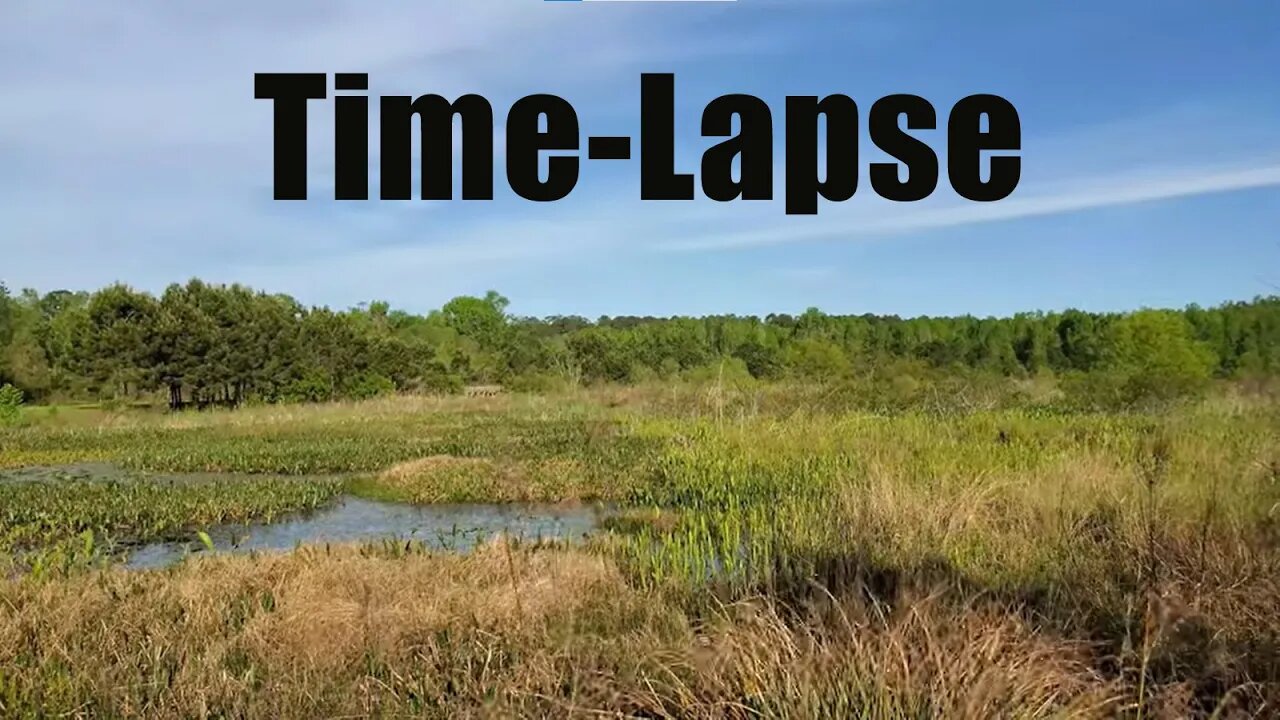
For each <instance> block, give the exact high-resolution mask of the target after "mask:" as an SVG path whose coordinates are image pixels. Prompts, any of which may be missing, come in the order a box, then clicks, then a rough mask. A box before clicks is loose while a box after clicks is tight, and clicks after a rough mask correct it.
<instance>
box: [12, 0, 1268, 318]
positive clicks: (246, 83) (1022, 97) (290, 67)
mask: <svg viewBox="0 0 1280 720" xmlns="http://www.w3.org/2000/svg"><path fill="white" fill-rule="evenodd" d="M263 5H264V4H263V3H258V2H249V1H248V0H231V1H228V2H220V3H174V2H170V1H168V0H129V1H128V2H124V1H116V0H98V1H97V2H94V3H84V2H59V1H57V0H7V1H6V2H5V9H4V10H3V12H0V16H2V17H3V22H0V68H3V69H0V98H3V101H0V281H3V282H5V283H6V284H7V285H9V286H10V287H11V288H18V287H26V286H31V287H36V288H39V289H41V290H51V289H55V288H77V289H78V288H95V287H98V286H101V285H104V284H106V283H109V282H112V281H117V280H119V281H124V282H127V283H130V284H132V285H134V286H136V287H139V288H143V289H148V290H154V291H159V290H161V289H163V287H164V286H165V285H166V284H168V283H170V282H173V281H183V280H185V279H187V278H189V277H192V276H199V277H202V278H205V279H207V280H212V281H219V282H244V283H248V284H250V285H252V286H254V287H258V288H262V289H267V290H271V291H280V292H288V293H290V294H293V295H294V296H296V297H297V298H299V299H300V300H302V301H303V302H306V303H309V304H328V305H331V306H335V307H346V306H351V305H354V304H356V303H359V302H361V301H367V300H372V299H384V300H388V301H390V302H391V303H392V304H393V306H396V307H401V308H405V309H409V310H413V311H425V310H428V309H430V308H433V307H437V306H439V305H440V304H441V303H443V302H444V301H445V300H447V299H448V298H450V297H452V296H454V295H458V294H464V293H468V294H474V293H482V292H483V291H485V290H486V289H489V288H495V289H498V290H499V291H501V292H503V293H504V294H506V295H507V296H508V297H510V298H511V300H512V305H511V309H512V311H514V312H516V313H519V314H529V315H548V314H582V315H586V316H590V317H594V316H597V315H601V314H658V315H667V314H705V313H721V312H733V313H744V314H766V313H769V312H787V311H790V312H797V311H801V310H803V309H804V308H806V307H809V306H817V307H820V308H822V309H824V310H826V311H828V312H839V313H846V312H853V313H861V312H876V313H896V314H900V315H904V316H905V315H917V314H961V313H973V314H978V315H988V314H1008V313H1012V312H1016V311H1019V310H1030V309H1060V308H1065V307H1080V308H1085V309H1095V310H1107V309H1128V308H1136V307H1140V306H1182V305H1185V304H1187V303H1191V302H1197V303H1201V304H1216V303H1219V302H1222V301H1225V300H1231V299H1247V298H1250V297H1252V296H1254V295H1257V294H1267V293H1271V292H1275V291H1276V290H1275V287H1276V286H1277V285H1280V232H1277V230H1278V229H1280V82H1277V80H1276V72H1277V68H1280V3H1276V2H1274V1H1273V0H1238V1H1236V2H1231V3H1210V2H1206V1H1204V0H1200V1H1195V2H1193V1H1191V0H1130V1H1128V2H1116V1H1115V0H1108V1H1106V2H1095V1H1093V0H1080V1H1077V2H1069V3H1068V2H1027V1H1026V0H1019V1H1013V0H998V1H995V2H971V3H957V2H950V1H943V0H932V1H926V0H791V1H789V2H787V1H784V0H739V1H738V2H736V3H548V2H543V1H542V0H491V1H481V0H469V1H467V2H462V0H450V1H448V2H444V1H441V0H404V1H400V0H379V1H377V2H368V1H367V0H283V1H282V2H277V3H272V4H270V7H269V8H268V9H264V8H263V7H262V6H263ZM255 72H327V73H333V72H368V73H370V76H371V77H370V80H371V87H370V91H371V94H413V95H418V94H425V93H440V94H444V95H446V96H455V95H457V94H460V93H464V92H476V93H479V94H482V95H484V96H486V97H488V98H489V99H490V100H491V101H492V102H493V104H494V108H495V120H496V123H497V125H498V127H497V128H496V133H495V134H496V135H497V136H498V137H497V155H498V159H497V162H498V166H497V168H496V171H495V180H496V181H497V187H496V191H497V195H498V197H497V198H496V199H495V200H494V201H493V202H461V201H457V202H452V203H428V202H422V201H412V202H407V203H393V202H382V201H376V200H375V201H370V202H367V203H338V202H335V201H333V200H331V199H328V198H331V197H332V158H331V154H330V148H331V146H332V125H331V124H330V123H329V121H328V117H327V115H328V112H327V111H328V110H329V107H330V106H329V105H327V104H326V105H324V106H323V111H320V110H314V111H313V112H312V114H311V123H310V125H311V127H310V140H311V143H310V145H311V155H310V171H311V183H310V184H311V197H312V199H311V200H309V201H307V202H305V203H279V202H275V201H273V200H272V199H271V196H272V191H271V177H272V169H271V152H272V151H271V143H272V137H271V133H272V121H271V106H270V103H268V102H266V101H255V100H254V99H253V74H254V73H255ZM642 72H674V73H675V74H676V85H677V153H678V157H679V165H680V166H681V167H682V168H687V169H695V168H696V167H697V162H698V158H699V157H700V155H701V153H702V151H703V150H704V149H705V148H707V147H709V146H710V145H712V144H713V142H715V141H713V140H710V139H703V138H701V137H700V135H699V133H698V123H699V120H700V113H701V110H702V108H703V107H704V106H705V104H706V103H707V102H708V101H710V100H711V99H713V98H714V97H716V96H718V95H720V94H725V93H732V92H747V93H753V94H756V95H758V96H760V97H762V98H764V99H765V100H767V101H768V102H769V104H770V105H771V107H772V108H773V109H774V124H775V130H776V132H777V134H778V141H776V142H775V164H776V166H777V167H778V172H777V173H776V175H775V195H777V196H778V197H779V198H780V197H781V192H780V191H781V189H782V188H783V182H784V179H783V176H782V172H781V168H782V165H783V161H784V156H783V155H782V143H781V131H782V129H783V127H784V124H783V123H784V118H783V113H782V110H783V106H784V99H785V97H786V96H787V95H789V94H790V95H800V94H818V95H823V94H829V93H844V94H847V95H850V96H852V97H853V98H854V99H855V100H857V101H858V103H859V107H860V109H861V110H862V113H863V115H864V118H863V119H864V121H865V113H866V111H867V109H868V108H869V107H870V105H871V103H872V102H874V100H875V99H877V98H879V97H881V96H883V95H885V94H889V93H896V92H910V93H916V94H920V95H923V96H924V97H926V98H928V99H929V100H930V101H931V102H932V103H933V104H934V106H935V107H936V108H938V111H939V116H940V121H945V115H946V112H947V111H948V109H949V108H950V106H951V105H952V104H953V103H954V102H955V101H956V100H958V99H959V98H961V97H964V96H966V95H969V94H972V93H977V92H990V93H996V94H999V95H1002V96H1004V97H1006V98H1008V99H1009V100H1010V101H1012V102H1013V104H1014V105H1015V106H1016V107H1017V108H1018V110H1019V113H1020V115H1021V119H1022V128H1023V153H1022V155H1023V178H1022V183H1021V184H1020V185H1019V187H1018V189H1017V191H1016V192H1015V193H1014V194H1013V195H1012V196H1011V197H1010V198H1008V199H1006V200H1004V201H1001V202H998V203H994V204H982V205H978V204H973V203H968V202H967V201H964V200H962V199H960V198H958V197H957V196H955V195H954V193H953V192H952V191H951V190H950V188H949V187H948V186H947V184H946V182H945V179H944V182H942V183H941V184H940V186H939V189H938V191H937V192H936V193H935V194H934V196H932V197H930V198H929V199H928V200H926V201H924V202H921V203H912V204H903V205H895V204H891V203H888V202H886V201H882V200H880V199H878V198H876V197H875V196H874V194H873V193H872V192H871V190H870V186H869V184H868V183H867V181H866V163H867V162H870V161H872V160H875V159H879V158H878V157H877V156H876V154H875V152H874V151H873V149H872V148H870V147H867V141H866V137H865V124H864V130H863V138H862V142H863V146H864V147H863V150H864V152H863V160H862V163H863V167H862V182H861V184H860V186H859V192H858V194H857V196H856V197H855V198H854V199H853V200H851V201H849V202H846V203H841V204H830V203H827V204H824V205H823V206H822V208H821V211H820V214H819V215H818V216H817V217H795V216H787V215H785V213H784V212H783V208H782V202H781V200H780V199H779V200H777V201H775V202H766V203H741V202H738V203H729V204H721V203H715V202H711V201H707V200H705V199H702V200H697V201H692V202H680V203H652V202H641V201H640V200H639V194H640V192H639V162H638V160H632V161H629V162H617V161H610V162H608V163H604V162H601V161H597V162H596V163H590V162H586V161H584V166H583V171H582V176H581V179H580V181H579V184H578V186H577V188H576V190H575V191H574V193H573V194H572V195H571V196H570V197H569V198H567V199H566V200H564V201H561V202H556V203H550V204H538V203H531V202H527V201H524V200H522V199H519V198H517V197H514V196H513V194H512V193H511V192H510V190H509V189H508V188H507V187H506V186H505V183H504V179H505V173H504V165H503V159H502V155H501V145H502V142H501V135H502V133H503V130H502V127H501V126H502V123H503V121H504V119H505V111H506V109H507V108H508V107H509V106H510V103H511V102H512V101H514V100H515V99H517V98H519V97H521V96H523V95H525V94H529V93H534V92H548V93H555V94H558V95H560V96H562V97H564V98H566V99H567V100H569V101H570V102H571V103H572V104H573V105H574V107H575V108H576V109H577V111H578V114H579V117H580V123H581V126H582V129H583V134H584V136H585V135H587V134H597V135H605V134H626V135H632V136H638V132H639V77H640V73H642ZM319 107H321V106H316V105H315V104H313V108H319ZM374 127H375V128H376V122H375V123H374ZM924 137H925V138H926V139H927V140H928V141H929V142H930V144H931V145H932V146H933V147H934V148H935V149H937V150H939V151H940V153H941V152H943V151H944V150H945V130H940V131H935V132H933V133H926V134H924ZM376 145H377V143H376V141H375V142H374V143H373V146H374V151H375V152H374V155H375V157H374V158H373V162H374V169H373V172H372V176H373V177H374V178H376V177H377V169H376V163H377V158H376ZM944 178H945V174H944Z"/></svg>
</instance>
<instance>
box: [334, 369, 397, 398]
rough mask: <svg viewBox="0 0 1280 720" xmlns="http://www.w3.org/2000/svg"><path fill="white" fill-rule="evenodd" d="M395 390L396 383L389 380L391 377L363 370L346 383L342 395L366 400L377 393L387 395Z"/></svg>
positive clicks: (377, 394) (376, 395)
mask: <svg viewBox="0 0 1280 720" xmlns="http://www.w3.org/2000/svg"><path fill="white" fill-rule="evenodd" d="M395 390H396V384H395V383H393V382H391V378H389V377H387V376H385V375H379V374H378V373H376V372H364V373H361V374H360V375H357V376H356V377H355V379H354V380H352V381H351V382H350V383H349V384H348V386H347V390H346V392H345V393H344V395H346V396H347V397H350V398H353V399H356V400H367V399H369V398H375V397H378V396H379V395H388V394H390V393H393V392H395Z"/></svg>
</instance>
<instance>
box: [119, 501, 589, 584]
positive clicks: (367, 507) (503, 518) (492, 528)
mask: <svg viewBox="0 0 1280 720" xmlns="http://www.w3.org/2000/svg"><path fill="white" fill-rule="evenodd" d="M600 515H601V511H599V510H597V509H596V508H594V507H589V506H576V507H563V506H558V505H492V504H483V505H481V504H476V505H461V504H449V505H421V506H416V505H402V504H399V503H388V502H377V501H372V500H363V499H360V498H356V497H350V496H346V497H342V498H340V499H339V500H338V502H337V503H336V504H335V505H333V506H331V507H328V508H325V509H323V510H317V511H315V512H312V513H309V514H306V515H301V516H297V517H294V518H287V519H284V520H281V521H278V522H274V523H269V524H268V523H257V524H250V525H240V524H237V525H221V526H215V527H212V528H208V529H206V532H207V533H208V534H209V537H210V539H212V540H213V546H214V550H215V551H216V552H239V553H244V552H250V551H282V550H292V549H293V548H294V547H296V546H297V545H299V544H302V543H306V544H311V543H326V542H332V543H342V542H359V541H368V540H383V539H394V540H398V541H401V542H405V541H418V542H423V543H425V544H426V545H427V546H429V547H433V548H439V549H445V550H453V551H458V552H466V551H468V550H470V549H472V548H474V547H475V546H476V545H477V544H479V543H481V542H484V541H485V540H486V539H488V538H491V537H494V536H495V535H498V534H500V533H506V534H507V535H508V536H510V537H513V538H517V539H521V540H526V541H532V540H539V539H542V540H547V539H558V540H570V541H578V540H581V539H582V538H583V537H584V536H585V535H586V534H588V533H590V532H591V531H592V530H593V529H594V528H595V527H596V524H597V522H598V521H599V520H600ZM193 535H194V534H193ZM202 551H204V546H203V545H202V544H201V543H200V542H199V541H198V540H197V539H196V538H195V537H192V538H191V539H190V540H185V541H161V542H153V543H148V544H145V545H142V546H140V547H138V548H136V549H134V550H132V551H130V552H129V553H128V558H127V560H126V561H125V566H126V567H130V568H136V569H143V568H158V567H164V566H166V565H171V564H173V563H175V562H178V561H179V560H181V559H182V558H183V557H185V556H186V555H188V554H191V553H197V552H202Z"/></svg>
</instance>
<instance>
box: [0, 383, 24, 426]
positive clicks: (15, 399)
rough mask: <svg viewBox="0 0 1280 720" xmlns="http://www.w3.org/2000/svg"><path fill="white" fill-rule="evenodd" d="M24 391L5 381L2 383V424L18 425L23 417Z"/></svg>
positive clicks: (0, 400) (0, 409) (0, 420)
mask: <svg viewBox="0 0 1280 720" xmlns="http://www.w3.org/2000/svg"><path fill="white" fill-rule="evenodd" d="M22 401H23V395H22V391H21V390H19V389H18V388H16V387H14V386H12V385H10V384H8V383H5V384H4V385H0V425H17V424H18V421H19V420H21V419H22Z"/></svg>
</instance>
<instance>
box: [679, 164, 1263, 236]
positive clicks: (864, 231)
mask: <svg viewBox="0 0 1280 720" xmlns="http://www.w3.org/2000/svg"><path fill="white" fill-rule="evenodd" d="M1273 186H1280V164H1274V165H1266V166H1262V167H1254V168H1240V169H1228V170H1223V169H1220V168H1219V169H1214V168H1195V169H1182V170H1178V171H1169V172H1167V174H1161V175H1158V176H1150V177H1131V178H1127V179H1126V178H1103V179H1085V180H1080V181H1076V182H1075V183H1066V184H1064V185H1063V187H1062V188H1061V189H1060V191H1058V192H1055V193H1051V194H1037V195H1030V196H1025V197H1018V196H1016V195H1015V196H1012V197H1010V198H1008V199H1006V200H1003V201H1000V202H996V203H970V204H964V205H961V204H950V205H947V206H944V207H932V208H927V209H922V210H918V211H912V210H909V209H906V208H904V207H902V206H898V207H895V208H893V210H892V211H891V212H890V213H886V212H884V211H881V212H875V211H874V210H873V212H872V214H871V215H870V216H869V217H868V216H865V215H864V216H863V217H857V216H854V217H849V215H850V213H843V214H841V216H840V217H839V218H838V219H837V218H833V219H830V220H827V221H823V222H820V223H810V224H797V223H785V222H780V223H778V224H776V225H775V226H773V227H769V228H765V229H763V230H761V229H754V230H743V231H739V232H731V233H724V234H717V235H709V236H704V237H699V238H695V239H691V240H679V241H675V242H669V243H663V244H661V245H660V246H659V249H662V250H672V251H696V250H724V249H732V248H741V247H752V246H760V245H778V244H783V243H794V242H805V241H814V240H829V239H835V238H844V239H858V238H865V237H873V236H881V235H891V234H895V233H906V232H914V231H922V230H934V229H940V228H949V227H957V226H962V225H974V224H979V223H991V222H1002V221H1008V220H1017V219H1021V218H1030V217H1039V216H1045V215H1062V214H1067V213H1073V212H1082V211H1086V210H1095V209H1100V208H1107V207H1116V206H1123V205H1135V204H1138V203H1147V202H1155V201H1160V200H1172V199H1176V198H1183V197H1191V196H1196V195H1207V194H1212V193H1223V192H1231V191H1236V190H1247V189H1251V188H1262V187H1273ZM829 207H830V206H828V208H829ZM878 207H880V208H883V207H884V205H883V204H880V205H879V206H878ZM886 214H887V215H888V216H887V217H886V216H885V215H886Z"/></svg>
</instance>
